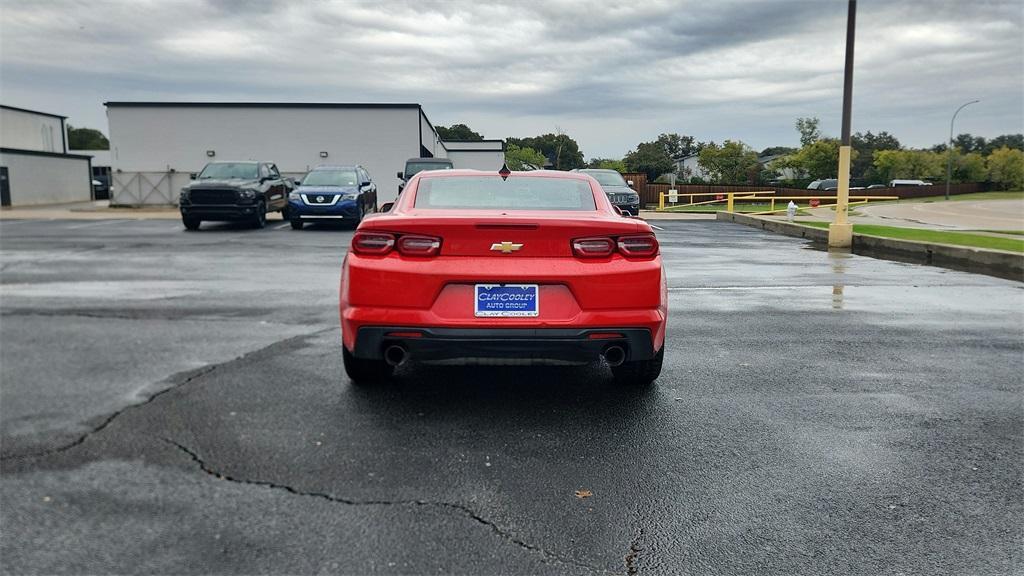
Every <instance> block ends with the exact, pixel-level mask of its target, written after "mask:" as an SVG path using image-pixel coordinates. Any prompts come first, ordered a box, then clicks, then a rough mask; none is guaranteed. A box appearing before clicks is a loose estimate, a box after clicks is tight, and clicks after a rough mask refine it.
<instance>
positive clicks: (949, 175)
mask: <svg viewBox="0 0 1024 576" xmlns="http://www.w3.org/2000/svg"><path fill="white" fill-rule="evenodd" d="M978 102H981V100H971V101H970V102H965V103H963V104H961V105H960V107H959V108H957V109H956V112H953V117H952V118H950V120H949V150H946V154H947V156H949V158H948V159H947V160H946V200H949V181H950V180H952V179H953V122H956V115H957V114H959V113H960V111H961V110H963V109H964V108H967V107H968V106H970V105H971V104H977V103H978Z"/></svg>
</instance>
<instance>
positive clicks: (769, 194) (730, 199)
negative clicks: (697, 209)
mask: <svg viewBox="0 0 1024 576" xmlns="http://www.w3.org/2000/svg"><path fill="white" fill-rule="evenodd" d="M670 196H676V198H678V197H680V196H687V197H689V199H690V202H689V203H688V204H675V205H674V206H673V207H674V208H685V207H687V206H705V205H709V204H717V203H720V202H725V211H726V212H733V211H734V209H735V205H736V200H747V201H753V202H755V203H756V202H758V201H766V202H768V204H769V208H768V210H765V211H762V212H752V213H751V214H752V215H755V216H756V215H763V214H773V213H775V212H785V211H786V208H775V201H776V200H782V201H789V200H804V201H808V202H809V201H811V200H817V201H819V202H820V201H822V200H836V199H837V198H838V197H837V196H776V195H775V191H774V190H764V191H761V192H694V193H692V194H691V193H689V192H687V193H685V194H680V193H678V192H677V193H676V194H669V193H668V192H661V193H660V194H658V210H664V209H665V200H666V198H669V197H670ZM694 196H714V197H715V198H714V199H713V200H705V201H702V202H694V201H693V197H694ZM848 198H849V205H850V206H859V205H861V204H867V203H868V202H872V201H876V202H877V201H879V200H899V199H900V197H899V196H849V197H848ZM835 205H836V204H835V203H832V204H819V205H818V206H814V208H830V207H833V206H835Z"/></svg>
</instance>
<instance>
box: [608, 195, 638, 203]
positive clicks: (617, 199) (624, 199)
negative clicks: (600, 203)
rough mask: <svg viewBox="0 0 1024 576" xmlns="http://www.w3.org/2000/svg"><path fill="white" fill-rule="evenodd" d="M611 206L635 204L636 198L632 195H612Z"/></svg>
mask: <svg viewBox="0 0 1024 576" xmlns="http://www.w3.org/2000/svg"><path fill="white" fill-rule="evenodd" d="M611 200H612V204H635V203H636V197H635V196H633V195H632V194H612V195H611Z"/></svg>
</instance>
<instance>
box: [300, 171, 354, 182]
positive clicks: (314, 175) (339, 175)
mask: <svg viewBox="0 0 1024 576" xmlns="http://www.w3.org/2000/svg"><path fill="white" fill-rule="evenodd" d="M302 185H303V186H355V185H356V171H355V170H313V171H312V172H310V173H309V174H306V177H305V178H303V179H302Z"/></svg>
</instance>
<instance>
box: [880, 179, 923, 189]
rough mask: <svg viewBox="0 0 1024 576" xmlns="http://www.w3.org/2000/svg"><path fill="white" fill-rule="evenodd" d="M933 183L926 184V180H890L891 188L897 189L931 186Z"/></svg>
mask: <svg viewBox="0 0 1024 576" xmlns="http://www.w3.org/2000/svg"><path fill="white" fill-rule="evenodd" d="M931 185H932V183H931V182H925V181H924V180H890V181H889V188H895V187H897V186H931Z"/></svg>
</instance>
